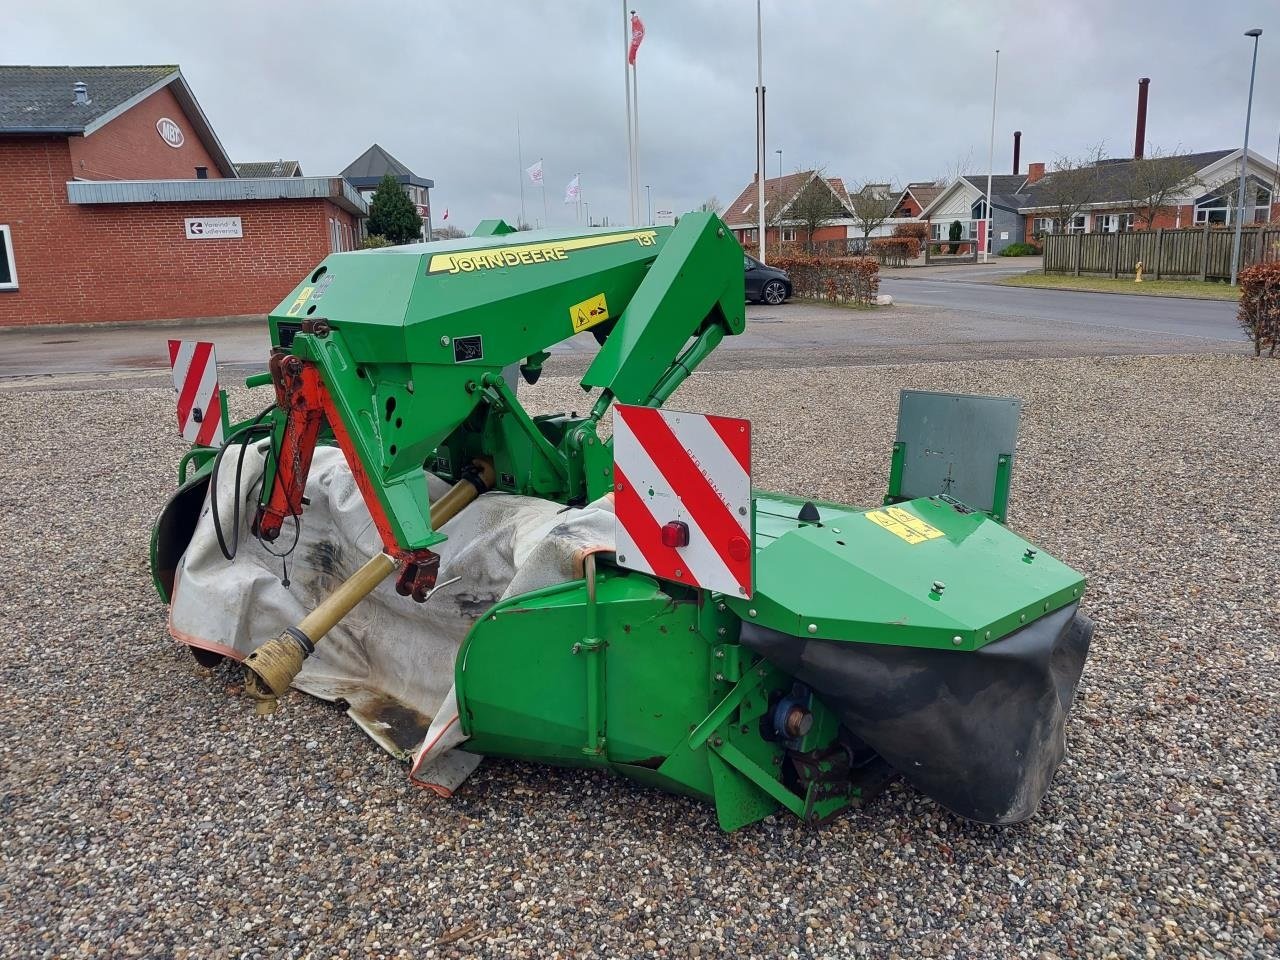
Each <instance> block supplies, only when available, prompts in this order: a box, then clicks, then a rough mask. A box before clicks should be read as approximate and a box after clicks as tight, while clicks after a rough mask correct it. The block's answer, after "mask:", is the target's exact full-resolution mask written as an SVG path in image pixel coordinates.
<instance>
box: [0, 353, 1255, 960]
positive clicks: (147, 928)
mask: <svg viewBox="0 0 1280 960" xmlns="http://www.w3.org/2000/svg"><path fill="white" fill-rule="evenodd" d="M900 387H914V388H924V389H947V390H963V391H970V392H980V393H1012V394H1016V395H1019V396H1021V397H1023V399H1024V400H1025V401H1026V407H1025V412H1024V420H1023V436H1022V439H1021V443H1020V447H1019V455H1020V458H1021V459H1020V461H1019V464H1018V472H1017V475H1016V477H1015V489H1014V510H1013V519H1012V523H1013V526H1014V527H1015V528H1016V529H1018V530H1019V531H1021V532H1022V533H1024V534H1025V535H1027V536H1028V537H1030V538H1031V539H1033V540H1035V541H1037V542H1038V543H1039V544H1040V545H1041V546H1042V547H1043V548H1044V549H1047V550H1050V551H1052V552H1054V553H1056V554H1057V555H1059V556H1061V557H1063V558H1064V559H1066V560H1068V561H1069V562H1072V563H1073V564H1075V565H1077V566H1078V567H1079V568H1081V569H1082V570H1084V571H1085V572H1086V573H1087V574H1088V576H1089V577H1090V580H1091V590H1090V594H1089V596H1088V597H1087V598H1086V605H1087V609H1088V610H1089V612H1090V613H1091V614H1092V615H1093V616H1094V617H1095V618H1096V620H1097V623H1098V633H1097V638H1096V641H1095V647H1094V651H1093V655H1092V658H1091V660H1090V661H1089V664H1088V665H1087V667H1086V670H1085V675H1084V679H1083V682H1082V685H1081V690H1080V694H1079V697H1078V700H1077V704H1076V709H1075V712H1074V714H1073V716H1072V719H1071V720H1070V722H1069V726H1068V735H1069V739H1070V754H1069V757H1068V759H1067V761H1066V762H1065V763H1064V765H1063V766H1062V768H1061V769H1060V770H1059V772H1058V775H1057V777H1056V779H1055V781H1054V784H1053V788H1052V790H1051V792H1050V794H1049V797H1048V798H1047V800H1046V802H1045V803H1044V805H1043V806H1042V807H1041V809H1040V812H1039V814H1038V815H1037V816H1036V817H1035V818H1034V819H1033V820H1031V821H1030V822H1028V823H1026V824H1023V825H1020V826H1017V827H1008V828H991V827H984V826H978V825H974V824H970V823H966V822H962V821H960V820H957V819H956V818H955V817H952V816H950V815H949V814H947V813H945V812H943V811H942V810H940V809H939V808H938V807H936V806H935V805H934V804H933V803H932V802H931V801H929V800H927V799H925V798H924V797H922V796H920V795H919V794H917V793H915V792H914V791H913V790H911V789H910V788H908V787H906V786H905V785H903V784H902V783H900V782H899V783H896V784H894V785H893V786H892V787H891V788H890V789H889V790H888V791H887V792H886V793H885V794H884V795H882V796H881V797H880V798H879V799H878V800H877V801H876V802H875V803H874V804H873V805H872V806H871V807H870V808H869V809H868V810H866V811H865V812H861V813H850V814H848V815H845V816H842V817H840V818H838V819H837V820H836V821H834V822H833V823H831V824H829V825H828V826H826V827H824V828H821V829H816V830H814V829H810V828H807V827H804V826H802V825H800V824H798V823H797V822H796V821H794V820H793V819H792V818H790V817H788V816H775V817H773V818H771V819H770V820H767V821H765V822H763V823H762V824H759V825H757V826H754V827H750V828H747V829H744V830H742V831H739V832H738V833H736V834H733V835H729V836H726V835H723V834H721V833H719V832H718V830H717V828H716V826H715V820H714V816H713V814H712V812H711V810H710V809H709V808H708V807H704V806H701V805H699V804H697V803H695V802H693V801H691V800H687V799H683V798H679V797H672V796H668V795H665V794H662V793H659V792H656V791H652V790H648V789H645V788H642V787H639V786H635V785H632V784H630V783H627V782H625V781H623V780H620V779H614V778H611V777H609V776H606V775H597V774H593V773H587V772H582V771H574V770H552V769H546V768H540V767H535V766H532V765H527V764H521V763H512V762H495V761H488V762H486V763H485V764H484V765H482V767H481V769H480V770H479V771H478V772H477V774H476V775H475V776H474V778H473V779H472V780H471V781H469V782H468V784H467V785H466V786H465V787H464V788H463V790H462V791H461V792H460V793H459V795H458V796H457V797H455V798H454V799H453V800H451V801H444V800H440V799H438V798H436V797H435V796H433V795H431V794H429V793H427V792H424V791H419V790H416V789H414V788H412V787H411V786H409V784H408V783H407V781H406V779H405V770H404V768H403V767H402V766H401V765H400V764H399V763H397V762H396V761H394V760H392V759H390V758H388V757H387V756H386V755H384V754H383V753H382V752H381V751H380V750H379V749H378V748H377V747H376V746H375V745H374V744H373V743H372V742H371V741H370V740H368V739H366V738H365V737H364V736H363V735H362V734H361V733H360V732H359V731H358V730H357V729H356V728H355V727H354V726H353V725H352V724H351V723H350V722H349V721H348V720H347V719H346V718H345V717H344V716H343V715H342V714H341V713H339V712H337V711H336V710H335V709H333V708H331V707H328V706H325V705H323V704H321V703H319V702H317V701H314V700H310V699H308V698H305V697H301V696H298V695H295V696H293V697H291V698H289V699H288V700H287V701H286V702H285V703H284V704H283V705H282V707H281V709H280V711H279V712H278V713H276V714H275V715H274V716H271V717H267V718H259V717H256V716H255V715H254V713H253V710H252V709H251V708H250V707H249V705H248V704H247V703H246V701H245V700H244V699H243V698H241V697H240V696H238V687H237V683H238V676H237V675H236V673H234V672H233V671H232V670H230V669H226V668H219V669H217V670H214V671H212V672H210V671H202V670H200V669H198V668H196V666H195V665H194V662H193V661H192V660H191V658H190V657H189V656H188V655H187V654H186V653H185V651H183V650H181V649H179V648H177V647H175V646H174V645H173V644H172V643H171V642H170V641H169V640H168V638H167V635H166V633H165V610H164V609H163V607H162V606H161V604H160V603H159V601H158V600H157V599H156V597H155V596H154V594H153V592H152V590H151V585H150V582H149V576H148V572H147V567H146V549H147V536H148V528H149V525H150V523H151V520H152V517H153V515H154V514H155V512H156V510H157V509H158V507H159V505H160V503H161V500H162V498H163V497H164V496H165V494H166V493H167V492H168V491H169V490H170V489H172V487H173V483H174V480H173V468H174V465H175V463H176V460H177V457H178V455H179V453H180V451H181V446H180V444H179V442H178V441H176V439H175V438H174V437H172V436H171V434H172V425H171V419H172V413H171V410H172V393H171V391H168V390H152V389H135V390H127V391H125V390H122V391H103V392H84V393H79V394H70V393H58V394H54V393H47V392H44V393H13V392H10V393H6V394H3V395H0V434H2V435H3V436H4V437H5V438H6V447H7V451H6V453H5V455H4V457H3V458H2V459H0V498H3V504H4V510H3V513H2V515H0V516H2V519H0V523H2V524H3V526H2V527H0V569H4V570H6V571H7V572H8V582H9V586H8V588H7V589H5V590H4V592H3V595H0V650H3V654H4V656H3V660H2V662H0V678H2V680H0V826H2V829H0V955H3V956H6V957H9V956H12V957H19V956H21V957H68V956H91V955H92V956H111V957H123V956H165V957H201V958H204V957H242V956H243V957H275V956H285V957H304V956H307V957H331V956H337V957H383V956H386V957H400V956H405V957H409V956H412V957H454V956H459V957H461V956H490V957H580V956H602V957H603V956H608V957H621V956H667V957H690V956H737V957H849V956H876V957H915V956H921V957H961V958H969V957H1012V956H1028V957H1038V958H1049V957H1056V958H1066V957H1076V956H1119V957H1175V956H1203V957H1218V956H1233V957H1263V956H1267V957H1274V956H1276V955H1277V953H1278V952H1280V941H1278V940H1277V937H1278V936H1280V934H1278V932H1277V931H1278V930H1280V921H1277V913H1278V912H1280V866H1278V864H1277V858H1278V854H1277V847H1278V846H1280V835H1278V834H1280V826H1278V825H1280V787H1278V785H1277V780H1278V763H1277V761H1278V758H1280V746H1278V744H1280V724H1278V723H1277V716H1276V710H1277V708H1276V691H1277V689H1280V662H1278V660H1280V658H1278V651H1280V636H1278V632H1280V631H1278V629H1277V605H1276V602H1275V599H1274V596H1275V595H1274V590H1273V588H1274V584H1275V583H1276V582H1277V581H1278V580H1280V542H1278V540H1280V537H1278V535H1277V532H1276V521H1275V512H1276V510H1275V508H1276V499H1277V498H1276V490H1277V484H1278V482H1280V466H1277V465H1278V464H1280V439H1278V438H1277V433H1276V422H1277V420H1278V419H1280V399H1277V398H1278V397H1280V364H1277V363H1259V362H1255V361H1251V360H1248V359H1243V358H1239V357H1164V358H1106V359H1078V360H1050V361H1039V362H1028V361H1007V362H965V363H952V364H916V365H906V366H879V367H861V368H843V369H841V368H832V367H824V368H820V369H812V370H786V371H780V372H774V373H770V372H767V371H762V372H758V373H754V374H752V375H751V376H750V378H749V379H747V378H745V377H743V376H742V375H737V376H735V375H733V374H725V373H709V374H703V375H700V376H699V377H697V378H695V379H694V380H693V381H691V382H690V383H689V384H688V385H687V386H686V388H685V389H684V390H683V391H682V393H681V394H680V395H679V397H678V398H677V402H676V403H675V405H676V406H679V407H685V408H689V409H705V410H711V411H717V412H724V413H734V414H738V415H746V416H750V417H751V418H753V420H754V421H755V429H756V436H757V437H758V441H757V442H758V450H757V461H758V462H757V471H756V473H757V477H758V479H759V481H760V482H761V484H762V486H766V487H773V488H775V489H784V490H790V491H794V492H808V493H810V494H813V495H817V496H822V497H828V498H832V499H837V500H843V501H846V502H851V503H864V504H870V503H873V502H874V501H875V500H876V498H877V497H878V496H879V495H880V493H881V491H882V489H883V484H884V477H885V473H886V469H887V464H888V455H889V446H890V443H891V440H892V435H893V421H894V416H895V401H896V393H897V390H898V389H899V388H900ZM539 391H540V392H541V394H542V395H543V396H545V398H546V399H545V403H546V405H547V406H554V405H557V404H558V403H565V404H573V405H576V406H578V407H579V408H580V407H581V406H582V404H581V401H580V399H578V398H579V397H580V396H581V395H580V393H579V392H578V391H577V390H576V387H575V386H574V385H573V384H572V383H571V382H570V381H567V380H564V379H551V378H548V379H547V380H544V382H543V383H542V384H540V385H539ZM255 399H256V398H255ZM236 401H237V404H238V405H241V406H243V405H246V404H247V403H248V401H247V399H246V398H245V397H243V396H237V397H236Z"/></svg>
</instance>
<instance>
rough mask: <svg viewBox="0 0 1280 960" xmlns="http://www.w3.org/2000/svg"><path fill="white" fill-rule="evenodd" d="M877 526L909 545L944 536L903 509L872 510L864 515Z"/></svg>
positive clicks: (935, 528)
mask: <svg viewBox="0 0 1280 960" xmlns="http://www.w3.org/2000/svg"><path fill="white" fill-rule="evenodd" d="M863 516H865V517H866V518H867V519H868V520H870V521H871V522H872V523H874V524H876V525H877V526H880V527H884V528H885V529H886V530H888V531H889V532H890V533H892V534H893V535H894V536H895V537H901V538H902V539H903V540H905V541H907V543H912V544H915V543H924V541H926V540H936V539H937V538H938V537H940V536H942V531H941V530H939V529H938V528H937V527H935V526H932V525H931V524H928V523H925V522H924V521H923V520H921V519H920V518H919V517H917V516H916V515H915V514H913V513H908V512H907V511H906V510H903V509H902V508H901V507H886V508H885V509H883V510H871V511H869V512H867V513H865V514H863Z"/></svg>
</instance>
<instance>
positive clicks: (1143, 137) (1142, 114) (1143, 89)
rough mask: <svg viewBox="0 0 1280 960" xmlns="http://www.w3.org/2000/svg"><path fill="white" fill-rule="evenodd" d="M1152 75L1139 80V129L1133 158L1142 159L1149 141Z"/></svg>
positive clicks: (1134, 138) (1134, 144) (1134, 139)
mask: <svg viewBox="0 0 1280 960" xmlns="http://www.w3.org/2000/svg"><path fill="white" fill-rule="evenodd" d="M1150 84H1151V78H1150V77H1143V78H1142V79H1141V80H1139V81H1138V129H1137V131H1135V133H1134V135H1133V159H1135V160H1141V159H1142V147H1143V144H1145V143H1146V142H1147V87H1148V86H1149V85H1150Z"/></svg>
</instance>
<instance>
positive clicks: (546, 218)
mask: <svg viewBox="0 0 1280 960" xmlns="http://www.w3.org/2000/svg"><path fill="white" fill-rule="evenodd" d="M538 162H539V163H541V162H542V158H541V157H539V158H538ZM542 225H543V226H544V227H549V226H551V215H550V214H548V213H547V171H546V170H543V171H542Z"/></svg>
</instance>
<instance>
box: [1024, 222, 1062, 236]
mask: <svg viewBox="0 0 1280 960" xmlns="http://www.w3.org/2000/svg"><path fill="white" fill-rule="evenodd" d="M1057 228H1058V222H1057V220H1056V219H1055V218H1054V217H1036V218H1035V219H1034V220H1032V221H1031V234H1032V236H1035V235H1037V234H1039V235H1041V236H1047V235H1048V234H1051V233H1057V232H1058V229H1057Z"/></svg>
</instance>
